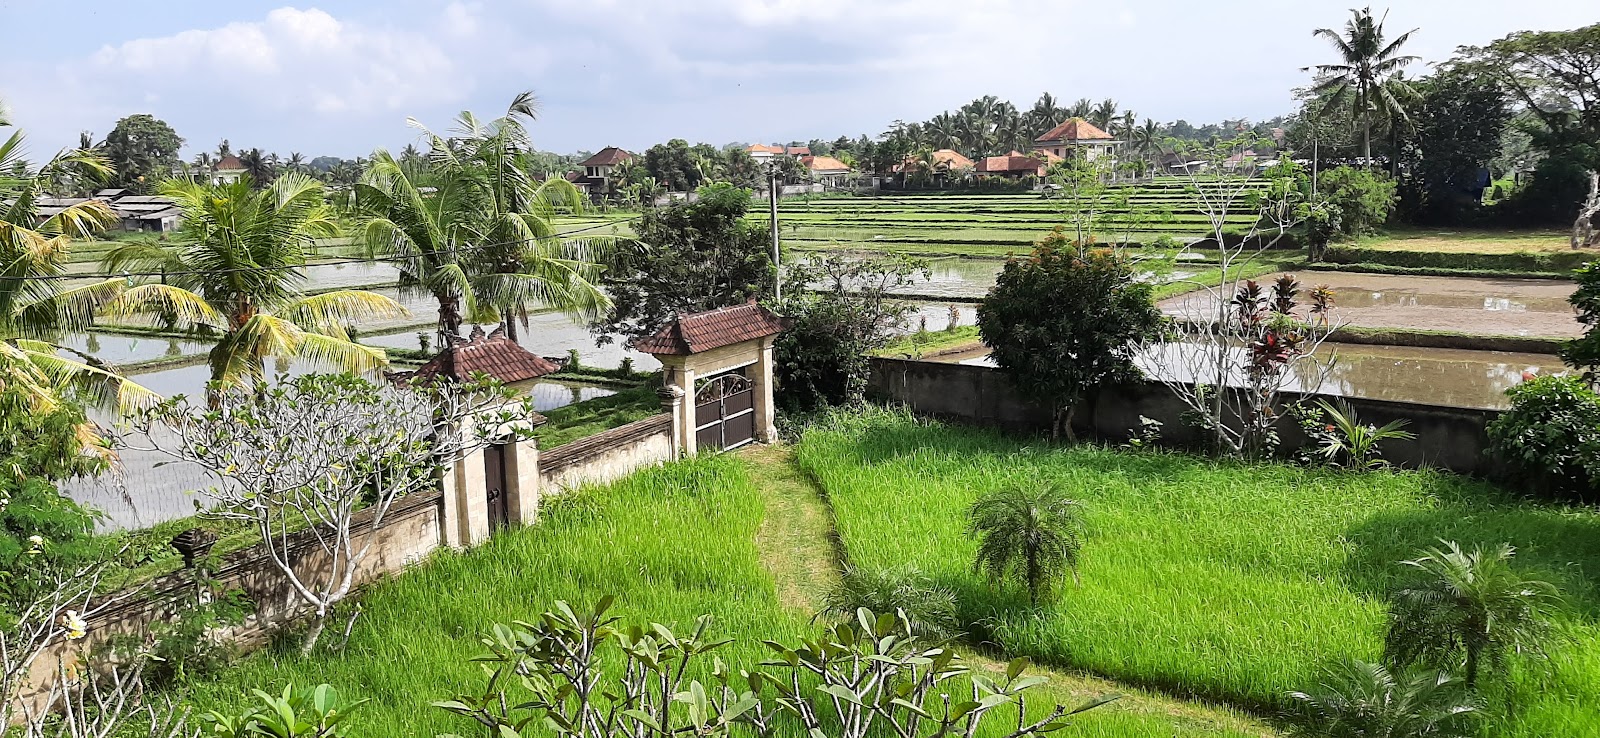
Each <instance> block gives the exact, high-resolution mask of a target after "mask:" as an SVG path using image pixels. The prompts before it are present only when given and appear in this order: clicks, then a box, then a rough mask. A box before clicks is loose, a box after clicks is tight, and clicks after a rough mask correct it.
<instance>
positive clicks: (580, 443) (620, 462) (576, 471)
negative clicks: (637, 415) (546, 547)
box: [539, 413, 677, 495]
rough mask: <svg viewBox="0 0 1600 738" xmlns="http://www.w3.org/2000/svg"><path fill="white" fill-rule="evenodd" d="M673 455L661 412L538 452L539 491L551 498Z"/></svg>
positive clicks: (668, 427)
mask: <svg viewBox="0 0 1600 738" xmlns="http://www.w3.org/2000/svg"><path fill="white" fill-rule="evenodd" d="M676 455H677V452H676V449H675V447H674V446H673V443H672V416H671V415H670V414H667V413H662V414H660V415H655V416H651V417H648V418H645V419H644V420H638V421H634V422H632V423H629V424H627V425H624V426H621V427H617V428H612V429H611V430H608V431H606V432H604V433H600V434H597V435H593V436H590V437H588V438H582V439H579V440H576V441H573V442H572V443H568V444H566V445H563V446H557V447H555V448H553V449H550V450H548V451H542V452H540V454H539V488H540V490H541V491H542V493H543V494H546V495H555V494H561V493H564V492H570V491H572V490H575V489H577V488H578V487H581V486H583V485H585V484H604V483H606V482H610V481H612V480H615V479H619V478H621V477H625V476H627V475H629V474H632V473H633V472H634V471H635V470H638V469H641V468H643V467H646V466H652V465H655V464H660V463H663V462H666V461H670V460H671V459H673V458H674V457H675V456H676Z"/></svg>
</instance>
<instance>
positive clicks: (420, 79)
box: [0, 0, 1600, 157]
mask: <svg viewBox="0 0 1600 738" xmlns="http://www.w3.org/2000/svg"><path fill="white" fill-rule="evenodd" d="M1352 4H1354V3H1352V2H1351V1H1350V0H1276V1H1275V2H1270V3H1268V2H1250V1H1246V0H1211V1H1210V2H1192V1H1190V0H1137V1H1135V0H1098V1H1097V2H1079V1H1077V0H854V1H852V0H475V1H474V0H461V1H458V2H436V3H435V2H420V1H419V0H389V1H388V2H370V1H369V2H346V1H339V0H334V1H329V2H318V3H316V4H314V5H312V4H301V5H286V4H284V3H281V2H279V3H262V2H242V1H238V0H230V1H226V2H217V1H216V0H210V1H209V2H191V1H189V0H162V1H161V2H154V3H142V2H140V3H130V2H105V1H103V0H91V1H90V2H83V3H65V2H60V1H59V0H54V1H50V2H46V1H43V0H0V70H4V71H3V72H0V101H3V103H4V104H5V106H6V107H7V109H9V111H10V112H11V117H12V119H13V121H14V122H15V123H17V124H18V125H20V126H21V127H23V128H24V129H26V130H27V131H28V133H29V138H30V142H31V146H32V148H33V149H34V151H35V153H36V154H40V155H42V154H44V153H47V152H48V151H53V150H54V149H56V148H58V147H60V146H64V145H68V144H71V143H74V142H76V140H77V135H78V132H79V131H81V130H90V131H93V132H94V133H95V135H96V136H97V137H102V136H104V135H105V133H106V132H107V131H108V130H110V128H111V126H112V125H113V124H114V123H115V121H116V120H117V119H118V118H120V117H122V116H124V115H127V114H130V113H139V112H145V113H152V114H154V115H156V116H157V117H159V118H162V119H164V120H166V121H167V122H169V123H171V124H172V125H173V127H174V128H176V129H177V131H178V133H179V135H181V136H183V137H184V138H185V139H187V144H186V146H185V155H186V156H187V155H190V154H192V153H193V152H195V151H198V150H202V149H211V148H214V147H215V146H216V144H217V142H218V141H219V140H221V139H223V138H227V139H229V140H230V141H231V143H232V144H233V146H234V147H235V148H239V147H250V146H259V147H262V148H263V149H266V150H270V151H276V152H279V153H281V154H288V153H289V152H291V151H298V152H301V153H303V154H305V155H307V156H308V157H310V156H317V155H323V154H333V155H341V156H347V157H350V156H355V155H358V154H364V153H366V152H368V151H370V150H371V149H373V148H374V147H378V146H384V147H389V148H399V147H401V146H404V145H405V144H406V143H409V142H412V141H414V140H416V133H415V131H414V130H413V129H410V128H408V127H407V125H406V119H407V117H416V118H418V119H420V120H421V121H422V122H424V123H426V124H428V125H429V126H431V127H434V128H436V129H443V128H447V127H448V126H449V123H450V120H451V119H452V118H453V117H454V116H455V114H456V113H457V112H458V111H461V110H464V109H470V110H473V111H475V112H476V113H478V114H480V115H483V116H492V115H494V114H497V113H499V112H500V111H503V110H504V108H505V106H506V104H507V103H508V102H509V101H510V100H511V98H512V96H513V95H514V94H515V93H516V92H517V91H519V90H523V89H533V90H534V91H535V92H536V93H537V94H538V95H539V97H540V99H541V100H542V102H543V114H542V116H541V120H540V121H539V122H538V123H537V124H535V126H534V129H533V132H534V135H535V138H536V141H537V142H538V144H539V145H540V147H541V148H545V149H549V150H554V151H563V152H570V151H576V150H580V149H582V150H596V149H599V148H601V147H603V146H606V145H618V146H623V147H627V148H631V149H635V150H638V149H641V148H643V147H646V146H649V145H650V144H652V143H655V142H659V141H663V140H666V139H668V138H673V137H680V138H686V139H689V140H690V141H705V142H708V143H712V144H717V145H721V144H724V143H729V142H733V141H744V142H749V141H782V140H789V139H802V140H803V139H810V138H814V137H820V138H829V139H831V138H834V137H837V136H838V135H840V134H848V135H851V136H854V135H858V134H861V133H874V134H875V133H878V132H881V131H882V130H884V129H885V128H886V127H887V125H888V123H889V122H890V121H893V120H895V119H905V120H921V119H925V118H927V117H929V116H931V115H933V114H935V113H938V112H939V111H941V110H945V109H948V108H953V107H956V106H959V105H960V104H962V103H964V102H966V101H967V100H970V99H972V98H973V97H976V96H979V95H983V94H995V95H998V96H1000V97H1001V98H1003V99H1010V100H1012V101H1013V102H1015V103H1016V104H1017V105H1018V106H1019V107H1024V108H1025V107H1027V106H1028V105H1030V104H1031V103H1032V101H1033V100H1034V99H1035V98H1037V97H1038V95H1039V93H1040V92H1042V91H1045V90H1049V91H1050V92H1052V93H1054V94H1055V95H1056V96H1057V97H1058V98H1062V99H1063V100H1064V101H1067V102H1070V101H1072V100H1074V99H1077V98H1079V97H1090V98H1094V99H1096V100H1098V99H1100V98H1103V97H1113V98H1116V99H1117V100H1118V101H1119V102H1121V103H1122V105H1123V106H1124V107H1127V108H1132V109H1133V110H1135V111H1137V112H1138V114H1139V116H1140V117H1141V118H1143V117H1153V118H1155V119H1157V120H1162V121H1171V120H1174V119H1178V118H1184V119H1187V120H1189V121H1191V122H1196V123H1198V122H1203V121H1215V120H1220V119H1223V118H1233V117H1240V116H1244V117H1249V118H1252V119H1260V118H1266V117H1271V116H1273V115H1276V114H1279V113H1283V112H1287V111H1288V110H1289V109H1290V90H1291V88H1293V87H1294V86H1296V85H1301V84H1304V83H1305V82H1306V80H1307V76H1306V75H1305V74H1303V73H1301V72H1300V71H1299V70H1300V68H1301V67H1303V66H1306V65H1308V64H1313V63H1318V62H1322V61H1328V60H1330V52H1329V50H1328V48H1327V47H1326V45H1325V43H1324V42H1322V41H1320V40H1315V39H1312V38H1311V35H1310V32H1311V29H1312V28H1315V27H1318V26H1335V27H1337V26H1340V25H1342V24H1343V22H1344V21H1345V19H1346V18H1347V17H1348V15H1349V10H1348V9H1349V7H1350V6H1351V5H1352ZM86 6H87V7H86ZM1390 7H1391V10H1390V14H1389V28H1390V29H1391V30H1392V31H1393V32H1399V31H1402V30H1406V29H1410V28H1414V27H1420V28H1421V31H1420V32H1419V33H1418V34H1417V36H1416V37H1415V40H1414V41H1413V43H1412V44H1411V46H1409V47H1408V48H1410V49H1411V50H1412V52H1413V53H1416V54H1419V55H1421V56H1422V57H1424V59H1425V60H1428V61H1434V60H1438V59H1442V58H1444V57H1446V56H1448V55H1449V53H1450V52H1451V50H1453V49H1454V48H1455V47H1456V46H1457V45H1460V44H1477V43H1483V42H1486V41H1489V40H1492V39H1494V38H1498V37H1500V36H1503V35H1505V34H1506V33H1509V32H1511V31H1514V30H1521V29H1539V30H1544V29H1557V28H1574V27H1577V26H1581V25H1585V24H1587V23H1593V22H1596V21H1597V20H1600V13H1597V12H1596V11H1595V7H1594V5H1593V3H1592V0H1523V1H1522V2H1518V3H1505V2H1503V0H1453V1H1452V0H1396V2H1393V3H1392V4H1391V6H1390ZM63 28H71V29H73V31H72V33H71V34H63V33H61V32H60V29H63ZM1417 71H1419V72H1420V71H1424V70H1421V69H1420V68H1419V69H1418V70H1417Z"/></svg>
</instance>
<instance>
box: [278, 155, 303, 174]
mask: <svg viewBox="0 0 1600 738" xmlns="http://www.w3.org/2000/svg"><path fill="white" fill-rule="evenodd" d="M283 167H284V169H287V170H288V171H290V172H293V173H295V174H305V173H306V170H307V168H308V167H307V166H306V157H305V156H304V155H302V154H301V153H300V152H298V151H291V152H289V158H288V159H285V160H284V162H283Z"/></svg>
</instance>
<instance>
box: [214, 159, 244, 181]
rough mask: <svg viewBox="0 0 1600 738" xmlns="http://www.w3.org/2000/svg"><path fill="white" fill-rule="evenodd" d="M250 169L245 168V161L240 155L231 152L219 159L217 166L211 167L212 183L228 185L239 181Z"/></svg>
mask: <svg viewBox="0 0 1600 738" xmlns="http://www.w3.org/2000/svg"><path fill="white" fill-rule="evenodd" d="M248 171H249V170H247V169H245V166H244V162H242V161H239V157H237V156H234V155H233V154H229V155H227V156H224V157H222V158H221V159H218V160H217V163H216V166H213V167H211V183H212V184H219V185H226V184H233V183H234V182H238V181H239V178H240V177H243V176H244V175H245V174H247V173H248Z"/></svg>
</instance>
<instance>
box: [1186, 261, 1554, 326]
mask: <svg viewBox="0 0 1600 738" xmlns="http://www.w3.org/2000/svg"><path fill="white" fill-rule="evenodd" d="M1275 276H1277V275H1265V276H1262V277H1260V278H1258V280H1257V281H1259V282H1261V283H1262V285H1263V286H1267V285H1268V284H1270V282H1271V281H1272V279H1273V278H1274V277H1275ZM1295 277H1296V278H1298V279H1299V280H1300V285H1301V290H1302V295H1304V294H1305V292H1307V291H1309V290H1310V289H1311V287H1312V286H1313V285H1319V284H1325V285H1328V286H1329V287H1330V288H1332V289H1333V293H1334V305H1335V307H1336V312H1335V320H1337V321H1340V322H1344V323H1348V324H1349V325H1352V326H1357V327H1362V328H1394V329H1402V330H1422V331H1450V332H1457V333H1476V334H1481V335H1501V336H1540V337H1552V338H1570V337H1573V336H1577V335H1580V334H1582V332H1583V326H1582V325H1581V324H1579V323H1578V321H1577V320H1576V319H1575V318H1574V317H1573V312H1572V306H1571V305H1570V304H1568V303H1567V297H1568V296H1569V295H1571V294H1572V291H1573V289H1574V288H1575V285H1574V284H1573V283H1571V282H1567V281H1564V280H1556V279H1469V278H1464V277H1418V276H1411V275H1394V274H1360V273H1354V272H1318V271H1303V272H1296V273H1295ZM1161 308H1162V310H1164V311H1165V312H1166V313H1167V314H1169V315H1175V316H1183V317H1192V318H1197V319H1210V318H1214V317H1215V315H1216V310H1217V302H1216V298H1215V297H1213V296H1212V294H1211V293H1209V292H1205V291H1201V292H1191V293H1189V294H1187V295H1182V296H1179V297H1174V298H1172V299H1170V300H1166V301H1163V302H1162V303H1161Z"/></svg>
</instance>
